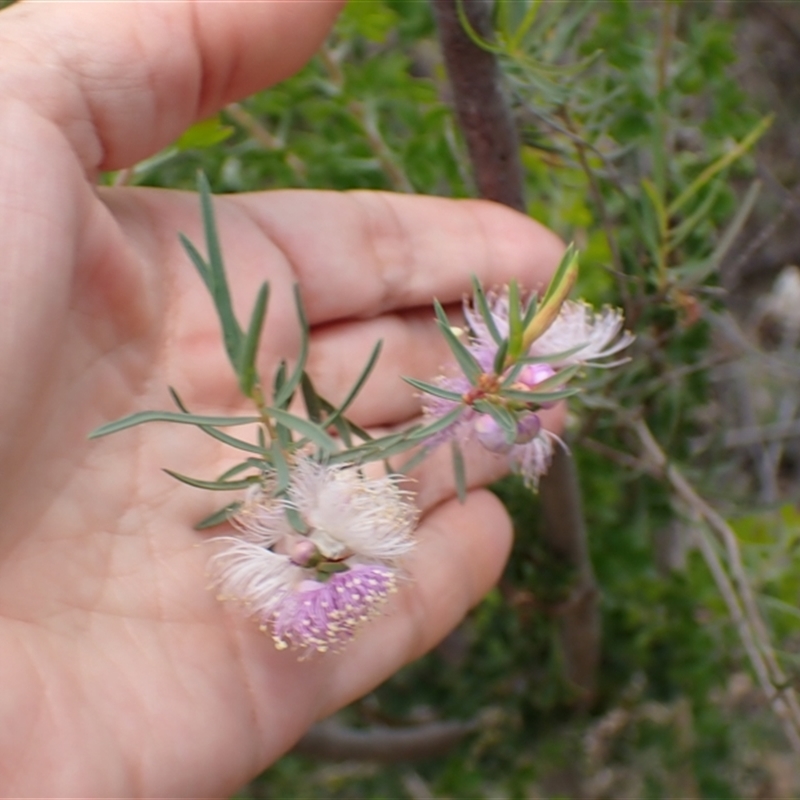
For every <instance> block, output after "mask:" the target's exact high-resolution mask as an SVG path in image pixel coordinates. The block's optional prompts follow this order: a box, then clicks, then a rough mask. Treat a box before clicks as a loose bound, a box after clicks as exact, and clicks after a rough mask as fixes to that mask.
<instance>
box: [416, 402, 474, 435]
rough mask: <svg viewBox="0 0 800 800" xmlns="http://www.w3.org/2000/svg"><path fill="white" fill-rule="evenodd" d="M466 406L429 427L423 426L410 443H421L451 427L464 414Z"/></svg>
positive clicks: (455, 409)
mask: <svg viewBox="0 0 800 800" xmlns="http://www.w3.org/2000/svg"><path fill="white" fill-rule="evenodd" d="M465 408H466V406H459V407H458V408H454V409H453V410H452V411H449V412H448V413H447V414H445V415H444V416H443V417H439V419H437V420H436V421H435V422H431V423H430V424H429V425H423V426H421V427H420V428H419V429H418V430H417V431H416V432H414V433H413V434H412V436H411V439H410V441H414V442H417V441H420V440H422V439H428V438H429V437H431V436H433V435H434V434H436V433H439V431H442V430H444V429H445V428H447V427H448V426H449V425H452V424H453V423H454V422H455V421H456V420H457V419H458V418H459V417H460V416H461V414H462V413H463V412H464V409H465Z"/></svg>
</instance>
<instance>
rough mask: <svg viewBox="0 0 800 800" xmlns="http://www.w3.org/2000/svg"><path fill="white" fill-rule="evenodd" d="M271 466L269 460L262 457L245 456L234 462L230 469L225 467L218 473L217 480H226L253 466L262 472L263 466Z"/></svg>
mask: <svg viewBox="0 0 800 800" xmlns="http://www.w3.org/2000/svg"><path fill="white" fill-rule="evenodd" d="M267 466H271V465H270V463H269V462H267V461H265V460H264V459H263V458H247V459H245V460H244V461H242V462H240V463H239V464H236V465H235V466H233V467H231V468H230V469H226V470H225V472H223V473H222V475H220V476H219V477H218V478H217V480H218V481H227V480H229V479H230V478H232V477H233V476H234V475H238V474H239V473H240V472H244V471H245V470H246V469H249V468H251V467H252V468H253V469H257V470H258V471H259V472H264V467H267Z"/></svg>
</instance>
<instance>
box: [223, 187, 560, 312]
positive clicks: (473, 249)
mask: <svg viewBox="0 0 800 800" xmlns="http://www.w3.org/2000/svg"><path fill="white" fill-rule="evenodd" d="M226 201H229V202H232V203H234V204H236V205H239V206H240V207H241V208H242V209H244V210H246V212H247V213H248V214H249V215H250V217H251V219H252V221H253V222H255V224H256V225H257V226H258V227H259V228H260V229H261V230H262V231H263V232H264V233H265V235H266V237H267V238H268V239H269V240H270V241H271V242H273V243H274V244H276V245H277V246H278V248H279V249H280V251H281V252H282V253H283V255H284V257H285V258H287V259H288V260H289V262H290V265H291V268H292V270H293V271H294V273H295V275H296V277H297V279H298V281H299V283H300V287H301V290H302V295H303V301H304V304H305V306H306V310H307V312H308V315H309V319H311V321H312V322H314V323H317V324H319V323H325V322H330V321H333V320H341V319H348V318H353V317H373V316H377V315H378V314H381V313H384V312H388V311H396V310H402V309H404V308H413V307H417V306H426V305H429V304H430V302H431V300H432V298H434V297H436V298H438V299H439V300H440V301H441V302H443V303H449V302H455V301H459V300H461V299H462V298H463V296H464V294H465V293H466V292H468V291H469V288H470V276H472V275H475V276H476V277H477V278H478V280H479V281H480V282H481V283H482V285H484V286H486V287H488V288H491V287H493V286H498V285H502V284H505V283H508V282H509V281H510V280H511V279H512V278H513V279H516V280H517V281H518V282H519V283H520V285H521V286H522V287H523V288H524V289H528V290H540V289H541V288H542V287H543V286H544V285H545V284H546V283H547V281H548V280H549V278H550V276H551V275H552V273H553V271H554V270H555V268H556V266H557V265H558V262H559V260H560V258H561V256H562V254H563V252H564V244H563V242H562V241H561V240H560V239H559V238H558V237H557V236H556V235H555V234H554V233H553V232H552V231H550V230H548V229H547V228H545V227H544V226H543V225H540V224H539V223H538V222H536V221H535V220H532V219H531V218H530V217H527V216H525V215H524V214H520V213H519V212H517V211H514V210H512V209H509V208H507V207H505V206H501V205H498V204H496V203H492V202H489V201H485V200H451V199H445V198H441V197H419V196H412V195H402V194H392V193H389V192H367V191H354V192H347V193H340V192H307V191H281V192H269V193H259V194H251V195H237V196H235V197H231V198H226ZM223 235H224V231H223ZM243 255H244V253H243Z"/></svg>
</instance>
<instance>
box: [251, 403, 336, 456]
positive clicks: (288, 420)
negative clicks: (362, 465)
mask: <svg viewBox="0 0 800 800" xmlns="http://www.w3.org/2000/svg"><path fill="white" fill-rule="evenodd" d="M266 411H267V413H268V414H269V415H270V416H271V417H272V418H273V419H274V420H275V421H276V422H278V423H280V424H281V425H285V426H286V427H287V428H291V429H292V430H293V431H296V432H297V433H299V434H300V435H301V436H305V437H306V438H307V439H308V440H309V441H312V442H313V443H314V444H315V445H317V447H319V448H320V449H321V450H323V451H324V452H326V453H331V452H334V451H335V450H336V449H337V446H336V442H335V441H334V440H333V439H332V438H331V437H330V436H329V435H328V434H327V433H325V431H323V430H322V429H321V428H320V427H319V426H317V425H315V424H314V423H313V422H309V420H307V419H303V418H302V417H296V416H295V415H294V414H290V413H289V412H288V411H284V410H283V409H281V408H275V407H274V406H273V407H270V408H267V409H266Z"/></svg>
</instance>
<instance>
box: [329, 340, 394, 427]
mask: <svg viewBox="0 0 800 800" xmlns="http://www.w3.org/2000/svg"><path fill="white" fill-rule="evenodd" d="M382 348H383V341H382V340H379V341H378V342H377V343H376V345H375V347H373V348H372V352H371V353H370V356H369V358H368V359H367V363H366V364H365V366H364V368H363V369H362V370H361V373H360V374H359V376H358V378H356V382H355V383H354V384H353V386H352V387H351V389H350V391H349V392H348V393H347V397H345V399H344V400H343V401H342V403H341V405H340V406H339V407H338V408H337V409H336V410H335V411H334V412H333V414H332V416H331V418H330V419H329V420H327V422H328V425H333V424H335V422H336V420H337V419H338V418H339V417H341V416H342V414H344V412H345V411H346V410H347V409H348V408H349V407H350V404H351V403H352V402H353V400H355V399H356V397H357V396H358V393H359V392H360V391H361V389H362V387H363V386H364V384H365V383H366V381H367V378H368V377H369V376H370V373H371V372H372V370H373V369H374V367H375V364H376V363H377V361H378V356H379V355H380V352H381V349H382Z"/></svg>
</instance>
